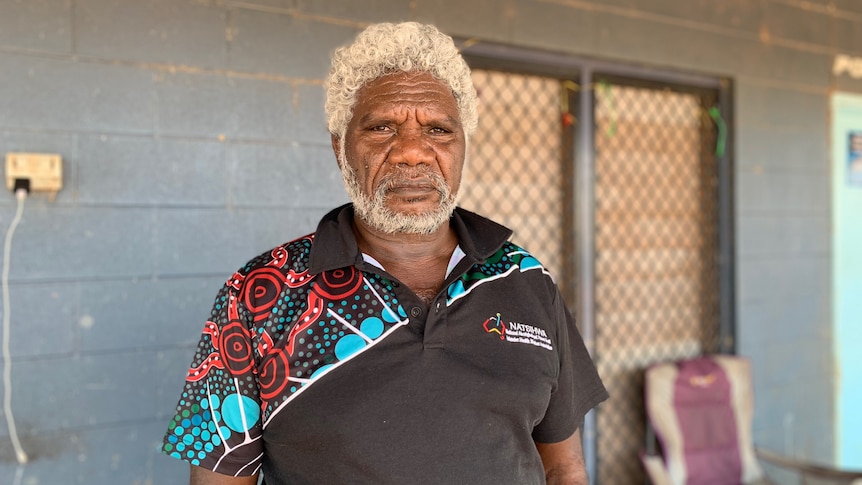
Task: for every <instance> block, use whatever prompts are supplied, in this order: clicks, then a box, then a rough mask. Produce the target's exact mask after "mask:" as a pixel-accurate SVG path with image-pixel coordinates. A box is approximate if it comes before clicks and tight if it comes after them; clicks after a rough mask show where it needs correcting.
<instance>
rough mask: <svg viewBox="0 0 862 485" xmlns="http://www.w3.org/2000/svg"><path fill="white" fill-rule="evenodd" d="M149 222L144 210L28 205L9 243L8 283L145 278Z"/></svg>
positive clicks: (149, 255) (149, 249)
mask: <svg viewBox="0 0 862 485" xmlns="http://www.w3.org/2000/svg"><path fill="white" fill-rule="evenodd" d="M6 220H8V219H6ZM153 223H154V221H153V212H152V211H151V210H149V209H137V208H130V209H123V210H117V209H116V208H95V207H88V208H78V209H69V208H64V207H54V206H50V205H44V206H42V207H32V208H31V210H25V213H24V217H23V219H22V221H21V225H20V226H19V227H18V229H17V230H16V232H15V238H14V240H13V242H12V254H13V257H14V258H15V259H14V261H15V263H14V265H12V266H11V267H10V281H13V282H17V281H40V280H49V281H57V280H64V279H71V280H78V279H82V278H94V277H97V278H103V277H123V276H126V277H129V276H140V275H149V274H151V272H152V264H153V254H152V251H153V248H152V243H153V238H152V234H153V233H154V226H153ZM33 248H37V249H35V250H33Z"/></svg>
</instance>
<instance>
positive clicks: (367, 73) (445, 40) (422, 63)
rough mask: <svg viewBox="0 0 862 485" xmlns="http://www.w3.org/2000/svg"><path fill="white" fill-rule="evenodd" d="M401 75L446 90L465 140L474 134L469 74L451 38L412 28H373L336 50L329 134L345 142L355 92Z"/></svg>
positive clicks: (425, 28) (329, 98) (475, 117)
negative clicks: (422, 75)
mask: <svg viewBox="0 0 862 485" xmlns="http://www.w3.org/2000/svg"><path fill="white" fill-rule="evenodd" d="M400 71H417V72H429V73H431V74H432V75H433V76H434V77H435V78H437V79H439V80H440V81H442V82H444V83H445V84H447V85H448V86H449V88H450V89H451V90H452V94H453V95H454V96H455V101H456V102H457V103H458V111H459V114H460V116H461V125H462V126H463V128H464V134H465V135H466V136H470V135H472V134H473V131H475V129H476V125H477V124H478V115H477V113H476V105H477V99H476V88H475V87H474V86H473V80H472V79H471V78H470V68H469V67H467V63H466V62H465V61H464V59H463V58H462V57H461V54H460V53H459V52H458V48H457V47H455V42H454V41H453V40H452V38H451V37H449V36H448V35H446V34H443V33H442V32H440V31H439V30H437V28H436V27H434V26H433V25H423V24H419V23H417V22H403V23H399V24H391V23H380V24H374V25H371V26H370V27H368V28H367V29H365V30H364V31H362V32H361V33H360V34H359V35H358V36H357V37H356V40H355V41H354V42H353V43H352V44H349V45H346V46H343V47H340V48H338V49H336V51H335V54H334V55H333V57H332V68H331V69H330V71H329V75H328V76H327V78H326V84H325V86H326V106H325V108H326V122H327V125H328V127H329V132H330V133H332V134H333V135H335V136H336V137H338V138H339V139H344V135H345V133H346V132H347V124H348V123H349V122H350V118H351V117H352V116H353V106H354V105H355V104H356V94H357V92H358V91H359V89H360V88H362V86H363V85H365V83H367V82H369V81H373V80H375V79H377V78H380V77H382V76H385V75H387V74H391V73H396V72H400Z"/></svg>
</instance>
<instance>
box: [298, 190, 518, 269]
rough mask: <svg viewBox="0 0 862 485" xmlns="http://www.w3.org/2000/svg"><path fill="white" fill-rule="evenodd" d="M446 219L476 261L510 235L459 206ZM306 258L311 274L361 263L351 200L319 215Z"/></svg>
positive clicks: (489, 254)
mask: <svg viewBox="0 0 862 485" xmlns="http://www.w3.org/2000/svg"><path fill="white" fill-rule="evenodd" d="M449 223H450V224H452V228H453V229H455V234H457V236H458V245H459V246H460V247H461V250H463V251H464V254H465V255H466V257H467V258H471V259H473V260H474V261H477V262H478V261H484V260H485V259H487V258H488V257H489V256H491V255H492V254H494V253H495V252H496V251H497V250H498V249H500V247H501V246H502V245H503V243H505V242H506V241H507V240H508V239H509V237H510V236H511V235H512V231H511V230H510V229H509V228H507V227H505V226H502V225H500V224H497V223H496V222H494V221H492V220H490V219H487V218H485V217H482V216H480V215H478V214H475V213H473V212H470V211H468V210H465V209H462V208H460V207H457V208H455V211H454V212H453V213H452V218H451V219H449ZM308 258H309V261H308V269H309V271H310V272H311V273H312V274H320V273H322V272H324V271H329V270H333V269H338V268H343V267H345V266H360V267H361V265H362V264H364V260H363V258H362V253H361V252H360V251H359V246H358V245H357V244H356V237H355V236H354V235H353V204H345V205H343V206H341V207H337V208H335V209H333V210H332V211H330V212H329V213H328V214H326V215H325V216H323V219H321V221H320V224H318V226H317V231H316V233H315V236H314V244H313V246H312V247H311V253H310V254H309V257H308Z"/></svg>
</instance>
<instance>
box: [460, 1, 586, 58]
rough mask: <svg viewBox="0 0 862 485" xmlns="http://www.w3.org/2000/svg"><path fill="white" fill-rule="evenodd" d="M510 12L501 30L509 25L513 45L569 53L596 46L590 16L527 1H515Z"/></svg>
mask: <svg viewBox="0 0 862 485" xmlns="http://www.w3.org/2000/svg"><path fill="white" fill-rule="evenodd" d="M513 8H514V10H515V12H516V13H515V15H514V16H513V17H512V18H511V19H510V20H509V21H508V23H506V24H502V26H505V27H506V28H509V27H508V26H509V25H511V27H510V28H511V32H512V33H511V36H512V39H513V40H514V41H515V42H517V43H523V44H526V45H531V46H535V47H539V48H543V49H548V50H553V51H560V50H564V51H567V52H573V53H585V52H590V51H591V50H593V49H594V48H595V46H596V39H597V38H598V30H597V29H598V27H599V26H598V25H596V24H595V23H594V22H593V20H594V16H595V14H594V13H593V12H590V11H583V10H579V9H575V8H573V7H570V6H566V5H556V4H551V3H549V4H546V5H543V7H542V8H536V3H535V2H533V1H530V0H515V2H514V4H513ZM454 10H455V11H454V12H453V13H456V12H457V9H454ZM492 28H493V27H492ZM501 30H502V29H501Z"/></svg>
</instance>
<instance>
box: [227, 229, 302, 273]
mask: <svg viewBox="0 0 862 485" xmlns="http://www.w3.org/2000/svg"><path fill="white" fill-rule="evenodd" d="M314 239H315V234H314V233H311V234H306V235H305V236H302V237H298V238H296V239H294V240H292V241H288V242H286V243H283V244H280V245H278V246H276V247H274V248H272V249H269V250H267V251H264V252H263V253H261V254H259V255H257V256H255V257H254V258H252V259H250V260H249V261H248V262H247V263H246V264H245V265H243V267H242V268H240V270H239V271H238V272H237V273H239V274H249V273H251V272H253V271H257V270H263V269H271V270H282V271H284V272H285V274H287V272H289V271H292V272H304V271H307V269H308V256H309V254H310V253H311V247H312V245H313V243H314Z"/></svg>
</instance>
